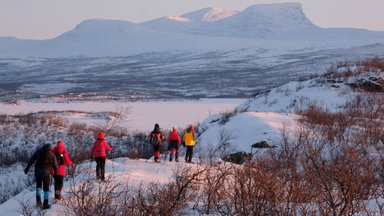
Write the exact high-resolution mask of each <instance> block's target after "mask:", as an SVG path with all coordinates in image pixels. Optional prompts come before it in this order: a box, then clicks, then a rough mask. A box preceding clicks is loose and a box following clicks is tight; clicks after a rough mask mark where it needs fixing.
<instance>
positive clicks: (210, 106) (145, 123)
mask: <svg viewBox="0 0 384 216" xmlns="http://www.w3.org/2000/svg"><path fill="white" fill-rule="evenodd" d="M244 101H245V99H200V100H184V101H147V102H71V103H58V102H46V103H42V102H32V101H21V102H20V103H19V104H18V105H14V104H1V106H0V113H3V114H8V115H15V114H28V113H36V112H40V111H84V112H111V111H116V110H117V109H119V108H128V109H129V110H130V113H129V115H128V119H127V121H125V122H124V123H123V125H122V126H124V127H128V128H129V129H130V130H133V131H149V130H152V129H153V125H154V124H155V123H158V124H159V125H160V126H161V127H162V128H163V129H166V130H170V129H171V128H172V126H176V127H179V128H184V127H186V126H187V125H188V124H197V123H199V122H202V121H203V120H204V119H205V118H206V117H207V116H210V115H214V114H219V113H222V112H226V111H230V110H234V109H235V108H236V107H237V106H238V105H240V104H241V103H243V102H244ZM65 117H67V118H69V119H70V120H71V121H76V122H82V123H84V122H85V123H87V124H93V123H97V122H98V121H103V120H101V119H92V118H87V117H84V116H83V115H82V114H80V113H79V114H77V115H76V114H74V115H70V116H65Z"/></svg>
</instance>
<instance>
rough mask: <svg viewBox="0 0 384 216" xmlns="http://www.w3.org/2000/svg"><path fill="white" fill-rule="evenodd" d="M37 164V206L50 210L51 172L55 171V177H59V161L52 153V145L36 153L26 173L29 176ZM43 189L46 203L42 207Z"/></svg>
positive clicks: (45, 146)
mask: <svg viewBox="0 0 384 216" xmlns="http://www.w3.org/2000/svg"><path fill="white" fill-rule="evenodd" d="M33 164H35V179H36V205H37V206H39V207H41V206H42V208H43V209H48V208H50V207H51V206H50V205H49V204H48V201H49V184H50V181H51V172H52V170H53V172H54V177H56V176H57V160H56V157H55V155H54V154H53V153H52V147H51V144H45V145H44V146H43V147H42V148H40V149H38V150H36V151H35V153H34V154H33V155H32V157H31V159H30V160H29V162H28V165H27V167H26V168H25V170H24V173H25V174H27V173H28V170H29V168H30V167H31V166H32V165H33ZM41 187H43V191H44V202H43V205H41V198H40V197H41V196H40V193H41Z"/></svg>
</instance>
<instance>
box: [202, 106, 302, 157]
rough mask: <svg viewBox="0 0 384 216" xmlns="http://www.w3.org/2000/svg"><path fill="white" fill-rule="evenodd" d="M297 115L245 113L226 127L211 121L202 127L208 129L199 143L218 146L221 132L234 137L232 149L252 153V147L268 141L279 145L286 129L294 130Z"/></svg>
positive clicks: (236, 117)
mask: <svg viewBox="0 0 384 216" xmlns="http://www.w3.org/2000/svg"><path fill="white" fill-rule="evenodd" d="M296 119H297V115H294V114H281V113H271V112H244V113H240V114H238V115H236V116H234V117H233V118H231V119H230V121H229V122H228V123H226V124H225V125H220V124H218V123H214V124H212V125H210V123H209V122H210V121H211V119H208V121H204V123H203V124H202V127H208V130H207V131H205V132H204V133H203V134H202V135H201V136H200V137H199V142H200V143H204V144H210V145H212V146H217V145H218V142H219V140H220V135H219V134H220V131H223V130H224V131H225V132H226V133H228V135H230V136H231V137H232V139H231V140H230V143H231V147H233V148H234V149H233V150H234V151H245V152H251V145H252V144H255V143H257V142H260V141H267V142H268V143H269V144H271V145H277V144H279V142H280V140H281V132H282V130H283V128H284V127H286V128H287V130H294V128H295V126H296Z"/></svg>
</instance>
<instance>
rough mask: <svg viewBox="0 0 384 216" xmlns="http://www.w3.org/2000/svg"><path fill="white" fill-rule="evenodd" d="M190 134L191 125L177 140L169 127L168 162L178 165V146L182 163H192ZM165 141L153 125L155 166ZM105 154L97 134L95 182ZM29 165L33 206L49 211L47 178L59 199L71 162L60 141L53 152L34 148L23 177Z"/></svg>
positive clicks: (102, 177)
mask: <svg viewBox="0 0 384 216" xmlns="http://www.w3.org/2000/svg"><path fill="white" fill-rule="evenodd" d="M194 131H195V130H194V126H193V125H192V124H190V125H189V126H188V129H187V130H186V131H185V132H184V135H183V138H182V139H181V137H180V135H179V133H178V130H177V128H176V127H172V131H171V132H170V133H169V136H168V150H169V151H170V156H169V161H173V158H174V157H175V161H176V162H179V154H180V145H181V144H183V146H185V147H186V154H185V162H186V163H192V155H193V147H194V145H195V142H196V141H195V132H194ZM165 140H167V139H166V137H165V136H164V134H163V132H162V131H161V129H160V126H159V124H155V127H154V129H153V131H152V132H151V133H150V135H149V143H150V144H151V145H152V148H153V158H154V162H156V163H159V162H160V149H161V147H162V145H163V143H164V141H165ZM106 151H112V147H110V146H109V144H108V143H107V141H106V140H105V134H104V132H102V131H100V132H99V133H98V135H97V139H96V141H95V142H94V144H93V147H92V149H91V151H90V157H91V159H94V160H95V161H96V179H98V180H101V181H104V180H105V162H106V156H107V154H106ZM33 164H34V166H35V181H36V205H37V206H38V207H40V208H42V209H48V208H50V204H49V185H50V183H51V176H52V175H53V178H54V184H55V186H54V189H55V200H61V199H62V196H61V190H62V189H63V182H64V176H65V172H66V166H70V165H72V164H73V162H72V161H71V159H70V157H69V156H68V153H67V150H66V148H65V146H64V143H63V141H61V140H59V141H58V142H57V144H56V146H55V147H54V148H53V149H52V146H51V144H45V145H43V146H42V147H41V148H38V149H37V150H36V151H35V152H34V153H33V155H32V157H31V158H30V160H29V162H28V164H27V167H26V168H25V169H24V173H25V174H28V171H29V169H30V168H31V166H32V165H33ZM42 189H43V192H44V193H43V195H44V197H43V198H44V199H43V202H42V201H41V190H42Z"/></svg>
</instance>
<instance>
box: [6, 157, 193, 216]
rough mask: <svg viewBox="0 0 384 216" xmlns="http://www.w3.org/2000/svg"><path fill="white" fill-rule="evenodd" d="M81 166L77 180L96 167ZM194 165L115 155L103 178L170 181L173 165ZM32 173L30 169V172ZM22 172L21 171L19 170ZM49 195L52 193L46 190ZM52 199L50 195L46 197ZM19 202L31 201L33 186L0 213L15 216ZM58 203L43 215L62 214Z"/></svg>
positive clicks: (133, 181) (124, 181) (66, 187)
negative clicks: (133, 158) (115, 157)
mask: <svg viewBox="0 0 384 216" xmlns="http://www.w3.org/2000/svg"><path fill="white" fill-rule="evenodd" d="M81 166H82V167H83V168H82V169H83V175H80V176H78V177H77V178H76V180H75V181H77V182H78V181H81V180H82V179H84V178H87V177H88V175H91V176H92V178H93V176H94V170H95V167H96V163H95V162H92V163H91V162H85V163H83V164H82V165H81ZM184 166H190V167H193V166H194V165H191V164H186V163H184V162H180V163H170V162H166V163H162V164H157V163H153V162H152V161H147V160H143V159H142V160H131V159H127V158H118V159H114V160H107V162H106V178H107V179H108V178H112V181H113V184H115V183H116V184H118V183H120V184H121V187H124V186H125V185H126V184H127V183H128V184H130V185H138V184H140V183H141V182H147V183H148V182H154V183H167V182H169V181H172V180H173V177H174V176H173V175H174V170H175V169H177V167H184ZM15 172H16V173H22V172H23V169H22V168H21V169H18V170H15ZM31 173H33V171H31ZM22 175H24V173H22ZM69 187H70V184H69V182H68V181H67V182H64V188H63V196H64V197H66V195H65V193H66V192H67V191H68V190H69ZM50 195H51V196H53V194H52V193H50ZM50 199H51V201H52V198H50ZM19 201H22V202H31V203H32V205H33V204H34V203H35V191H34V189H33V188H30V189H25V190H23V191H22V192H20V193H19V194H18V195H16V196H15V197H13V198H11V199H9V200H8V201H7V202H5V203H3V204H1V205H0V212H1V215H7V216H13V215H15V216H17V215H20V212H19V211H20V210H21V207H20V204H19ZM60 209H61V206H60V204H56V205H53V206H52V208H51V209H49V210H48V211H46V215H63V214H62V212H60ZM36 213H37V212H36V210H35V214H36Z"/></svg>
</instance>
